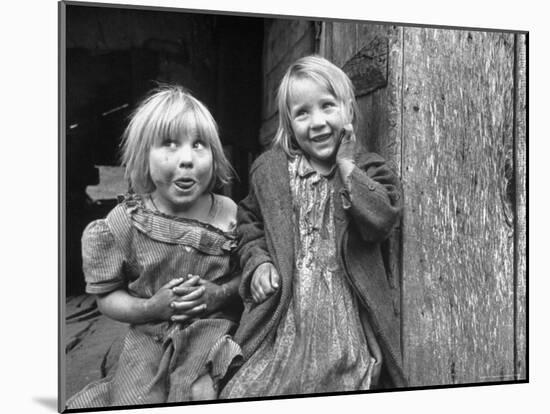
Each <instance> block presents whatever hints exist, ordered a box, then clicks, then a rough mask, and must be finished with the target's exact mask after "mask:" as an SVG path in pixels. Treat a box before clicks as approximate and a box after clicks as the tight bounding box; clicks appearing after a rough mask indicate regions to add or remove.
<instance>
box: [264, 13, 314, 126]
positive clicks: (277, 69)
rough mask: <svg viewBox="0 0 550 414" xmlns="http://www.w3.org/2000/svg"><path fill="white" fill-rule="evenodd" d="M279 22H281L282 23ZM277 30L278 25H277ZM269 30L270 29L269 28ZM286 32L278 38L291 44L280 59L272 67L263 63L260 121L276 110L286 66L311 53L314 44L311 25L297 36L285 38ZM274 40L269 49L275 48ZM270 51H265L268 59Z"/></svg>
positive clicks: (295, 33) (288, 22)
mask: <svg viewBox="0 0 550 414" xmlns="http://www.w3.org/2000/svg"><path fill="white" fill-rule="evenodd" d="M284 22H286V24H288V25H291V23H290V22H291V21H290V20H287V21H283V23H284ZM283 23H281V24H283ZM277 29H278V30H279V26H277ZM269 30H271V29H269ZM289 34H293V35H298V32H296V31H294V32H289ZM286 36H287V34H284V35H281V37H280V38H279V39H278V40H279V41H280V42H282V43H284V44H291V46H290V47H289V49H288V50H287V53H286V54H285V55H284V57H283V58H282V59H280V60H279V61H278V62H277V63H276V65H275V66H274V67H272V68H270V67H266V66H265V65H264V90H263V99H262V121H264V120H267V119H269V118H271V116H272V115H273V114H274V113H275V112H277V99H276V97H277V89H278V88H279V83H280V82H281V79H282V77H283V75H284V73H285V71H286V70H287V69H288V66H289V65H290V64H291V63H292V62H294V61H295V60H296V59H298V58H299V57H302V56H305V55H309V54H311V53H313V51H314V46H315V33H314V30H313V25H312V24H311V25H309V26H308V30H306V31H305V32H304V33H301V34H300V37H298V38H294V37H292V38H290V39H287V38H286ZM276 41H277V39H275V42H274V43H273V44H272V45H271V50H274V49H277V48H278V47H277V46H276V44H277V43H276ZM270 54H271V52H266V55H265V59H266V60H267V59H268V56H269V55H270Z"/></svg>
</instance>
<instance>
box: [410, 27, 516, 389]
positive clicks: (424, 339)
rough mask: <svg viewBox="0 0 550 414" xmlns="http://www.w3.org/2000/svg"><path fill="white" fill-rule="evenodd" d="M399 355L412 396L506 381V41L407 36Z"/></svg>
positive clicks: (510, 113) (510, 62) (509, 76)
mask: <svg viewBox="0 0 550 414" xmlns="http://www.w3.org/2000/svg"><path fill="white" fill-rule="evenodd" d="M403 49H404V61H403V88H404V89H403V126H402V128H403V143H402V145H403V159H402V163H403V164H402V174H403V175H402V178H403V184H404V190H405V214H404V219H403V275H402V277H403V307H404V310H403V343H404V349H405V366H406V369H407V372H408V375H409V378H410V381H411V384H412V385H435V384H458V383H476V382H493V381H502V380H512V379H514V341H515V338H514V333H515V332H514V318H515V315H514V301H515V297H514V291H515V286H514V243H513V242H514V227H513V209H514V206H513V200H512V199H511V197H510V192H509V190H510V180H511V179H512V175H513V117H514V105H513V95H514V36H513V35H511V34H500V33H487V32H473V31H459V30H437V29H420V28H406V29H405V30H404V40H403Z"/></svg>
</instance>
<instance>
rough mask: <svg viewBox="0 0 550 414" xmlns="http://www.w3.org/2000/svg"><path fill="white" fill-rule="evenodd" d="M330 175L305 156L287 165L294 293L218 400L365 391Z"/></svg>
mask: <svg viewBox="0 0 550 414" xmlns="http://www.w3.org/2000/svg"><path fill="white" fill-rule="evenodd" d="M334 173H335V170H333V171H332V173H331V174H329V176H326V177H325V176H321V175H319V174H318V173H317V172H315V170H314V169H313V168H312V167H311V166H310V164H309V162H308V161H307V159H306V158H304V157H296V158H295V159H294V160H293V161H292V162H290V163H289V174H290V188H291V192H292V202H293V209H294V216H295V223H296V224H297V228H298V229H299V231H297V232H296V234H295V246H296V256H295V257H296V259H295V260H296V263H295V265H296V266H295V274H294V276H293V282H292V283H293V286H292V289H293V290H292V292H293V294H292V298H291V300H290V303H289V306H288V307H287V312H286V314H285V315H284V316H283V317H282V320H281V323H280V324H279V326H278V327H277V333H276V335H274V336H273V338H274V339H273V340H272V341H267V340H266V341H264V342H263V344H262V345H261V346H260V348H259V349H258V351H257V352H256V353H254V354H253V355H252V356H251V357H250V359H249V360H248V361H246V362H245V364H244V365H243V366H242V368H241V369H240V370H239V371H237V373H236V374H235V376H234V377H233V378H232V379H231V380H230V381H229V382H228V384H227V386H226V387H225V388H224V389H223V390H222V393H221V395H220V398H241V397H259V396H272V395H289V394H309V393H321V392H337V391H350V390H365V389H369V387H370V380H371V371H372V367H373V364H374V362H375V361H374V359H373V358H372V357H371V355H370V353H369V350H368V347H367V341H366V339H365V334H364V332H363V327H362V324H361V321H360V318H359V309H358V303H357V299H356V297H355V295H354V294H353V292H352V290H351V288H350V286H349V284H348V282H347V281H346V280H345V275H344V272H343V269H342V268H341V267H340V266H339V264H338V260H337V257H336V242H335V231H334V221H333V211H334V205H333V190H332V184H331V178H332V177H333V176H334Z"/></svg>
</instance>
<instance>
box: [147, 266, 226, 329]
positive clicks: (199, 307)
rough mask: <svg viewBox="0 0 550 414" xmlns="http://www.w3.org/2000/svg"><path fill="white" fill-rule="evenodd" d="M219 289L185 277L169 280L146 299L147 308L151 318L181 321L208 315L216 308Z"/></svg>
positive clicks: (220, 293)
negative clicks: (152, 316)
mask: <svg viewBox="0 0 550 414" xmlns="http://www.w3.org/2000/svg"><path fill="white" fill-rule="evenodd" d="M222 293H223V290H222V287H221V286H218V285H217V284H215V283H212V282H209V281H207V280H204V279H201V278H200V277H199V276H197V275H189V277H188V278H187V279H185V278H183V277H181V278H177V279H173V280H171V281H170V282H168V283H166V284H165V285H164V286H162V287H161V288H160V289H159V290H158V291H157V292H156V293H155V295H153V296H152V297H151V298H150V299H149V300H148V308H149V312H150V314H151V315H154V317H155V319H159V320H170V321H174V322H184V321H187V320H189V319H192V318H196V317H200V316H203V315H206V314H209V313H212V312H213V311H215V310H216V309H218V307H219V306H220V301H221V298H222Z"/></svg>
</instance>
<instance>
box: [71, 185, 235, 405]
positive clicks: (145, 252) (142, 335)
mask: <svg viewBox="0 0 550 414" xmlns="http://www.w3.org/2000/svg"><path fill="white" fill-rule="evenodd" d="M213 200H214V203H213V208H212V210H211V213H210V214H211V217H210V218H214V217H216V215H217V214H223V212H222V211H221V210H222V208H221V205H222V204H221V203H220V202H219V200H218V199H217V198H216V197H215V196H214V197H213ZM235 247H236V240H235V234H234V232H233V231H230V232H224V231H222V230H220V229H218V228H216V227H213V226H211V225H208V224H205V223H202V222H199V221H195V220H188V219H182V218H177V217H172V216H168V215H165V214H162V213H160V212H158V211H152V210H150V209H148V208H146V207H145V204H144V202H143V200H142V199H141V198H140V197H139V196H130V197H127V199H126V200H125V201H123V202H122V203H121V204H119V205H118V206H117V207H115V208H114V209H113V210H112V211H111V212H110V213H109V215H108V216H107V217H106V218H105V219H104V220H97V221H94V222H92V223H90V224H89V225H88V227H87V228H86V230H85V231H84V235H83V238H82V252H83V264H84V274H85V277H86V283H87V285H86V291H87V292H88V293H91V294H103V293H109V292H112V291H114V290H116V289H121V288H123V289H126V290H127V291H128V292H129V293H130V294H131V295H133V296H136V297H140V298H150V297H151V296H153V295H154V294H155V292H156V291H157V290H158V289H159V288H160V287H161V286H163V285H165V284H166V283H167V282H168V281H170V280H171V279H173V278H177V277H181V276H187V275H188V274H193V275H199V276H201V277H202V278H203V279H206V280H209V281H212V282H214V283H219V284H221V283H226V282H227V281H228V280H229V279H231V278H232V277H234V276H235V274H234V273H233V272H232V270H233V267H232V261H231V253H232V251H233V250H234V248H235ZM238 312H239V309H238V307H237V309H235V307H234V306H233V307H231V306H229V307H227V308H225V309H223V310H221V311H218V312H217V313H215V314H211V315H209V316H207V317H205V318H202V319H195V320H191V321H187V322H184V323H173V322H161V323H146V324H139V325H130V327H129V333H128V334H127V336H126V337H125V339H124V343H123V346H122V351H121V354H120V358H119V361H118V364H117V365H116V369H113V370H112V371H111V372H110V373H109V375H108V376H107V377H106V378H103V379H101V380H99V381H97V382H94V383H92V384H89V385H88V386H87V387H85V388H84V389H83V390H82V391H80V392H79V393H77V394H76V395H74V396H73V397H72V398H70V399H69V401H68V402H67V408H71V409H72V408H89V407H106V406H124V405H140V404H158V403H164V402H176V401H188V400H190V389H191V385H192V384H193V382H194V381H195V380H196V379H197V378H198V377H200V376H202V375H203V374H205V373H209V374H210V375H211V376H212V377H213V379H214V381H215V382H216V381H217V380H219V379H221V378H222V377H223V376H224V375H225V374H226V372H227V369H228V368H229V366H230V365H231V363H232V362H233V360H235V359H238V358H239V357H240V347H239V346H238V345H237V344H236V343H235V342H233V341H232V340H231V337H230V335H231V334H232V333H233V331H234V330H235V328H236V321H238ZM98 363H99V361H98Z"/></svg>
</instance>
